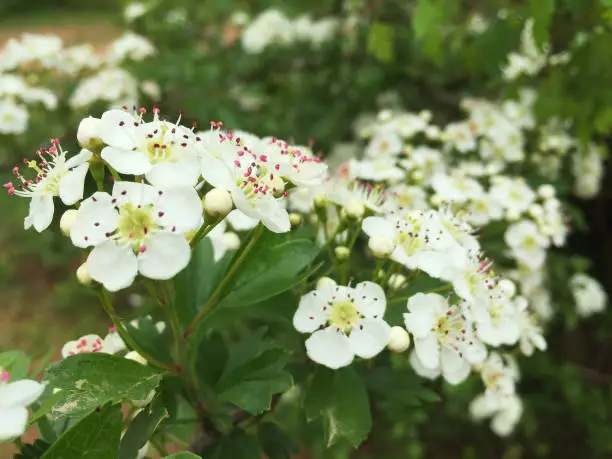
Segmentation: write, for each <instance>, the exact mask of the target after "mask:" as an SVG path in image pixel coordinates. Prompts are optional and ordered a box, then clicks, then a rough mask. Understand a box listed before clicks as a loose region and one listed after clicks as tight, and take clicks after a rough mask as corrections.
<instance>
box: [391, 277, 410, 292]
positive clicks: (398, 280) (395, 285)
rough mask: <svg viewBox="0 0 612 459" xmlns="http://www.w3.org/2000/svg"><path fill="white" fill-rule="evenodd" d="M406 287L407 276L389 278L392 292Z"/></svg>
mask: <svg viewBox="0 0 612 459" xmlns="http://www.w3.org/2000/svg"><path fill="white" fill-rule="evenodd" d="M404 285H406V276H404V275H403V274H392V275H391V277H389V287H390V288H391V290H399V289H400V288H402V287H403V286H404Z"/></svg>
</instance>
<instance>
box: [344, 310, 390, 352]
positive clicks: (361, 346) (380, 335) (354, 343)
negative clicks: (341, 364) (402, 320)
mask: <svg viewBox="0 0 612 459" xmlns="http://www.w3.org/2000/svg"><path fill="white" fill-rule="evenodd" d="M362 327H363V328H362ZM390 333H391V327H390V326H389V324H387V322H385V321H384V320H376V319H364V320H362V321H361V322H360V323H359V326H358V327H354V328H353V330H351V334H350V336H349V342H350V343H351V348H352V349H353V352H354V353H355V354H356V355H358V356H359V357H362V358H364V359H371V358H372V357H374V356H375V355H377V354H379V353H380V352H381V351H382V350H383V349H384V348H385V346H386V345H387V344H388V343H389V337H390Z"/></svg>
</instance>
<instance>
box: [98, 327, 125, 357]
mask: <svg viewBox="0 0 612 459" xmlns="http://www.w3.org/2000/svg"><path fill="white" fill-rule="evenodd" d="M125 349H127V347H126V345H125V342H124V341H123V339H122V338H121V336H119V333H117V332H112V333H109V334H108V335H106V336H105V337H104V345H103V352H104V353H107V354H116V353H117V352H121V351H124V350H125Z"/></svg>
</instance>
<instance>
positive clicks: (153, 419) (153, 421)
mask: <svg viewBox="0 0 612 459" xmlns="http://www.w3.org/2000/svg"><path fill="white" fill-rule="evenodd" d="M167 416H168V412H167V411H166V408H165V407H164V406H162V405H161V404H160V403H159V400H156V401H155V402H153V403H152V404H151V405H150V406H147V407H146V408H145V409H143V410H142V411H141V412H140V413H138V415H137V416H136V417H135V418H134V420H133V421H132V422H131V423H130V426H129V427H128V429H127V431H126V432H125V435H124V436H123V438H122V439H121V444H120V446H119V455H118V456H117V457H118V459H135V458H136V457H137V456H138V451H139V450H140V449H142V448H143V447H144V446H145V444H146V443H147V441H149V439H150V438H151V436H152V435H153V433H154V432H155V430H156V429H157V427H158V426H159V424H160V423H161V422H162V421H163V420H164V418H166V417H167Z"/></svg>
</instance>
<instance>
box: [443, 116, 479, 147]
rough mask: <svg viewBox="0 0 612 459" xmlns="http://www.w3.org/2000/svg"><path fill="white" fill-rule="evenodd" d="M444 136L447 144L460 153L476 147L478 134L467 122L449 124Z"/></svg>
mask: <svg viewBox="0 0 612 459" xmlns="http://www.w3.org/2000/svg"><path fill="white" fill-rule="evenodd" d="M442 136H443V139H444V141H445V142H446V145H447V146H449V147H451V148H455V149H456V150H457V151H459V152H460V153H467V152H468V151H472V150H475V149H476V146H477V143H476V136H475V135H474V133H473V132H472V130H471V128H470V125H469V123H467V122H459V123H451V124H448V125H447V126H446V128H445V129H444V133H443V134H442Z"/></svg>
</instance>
